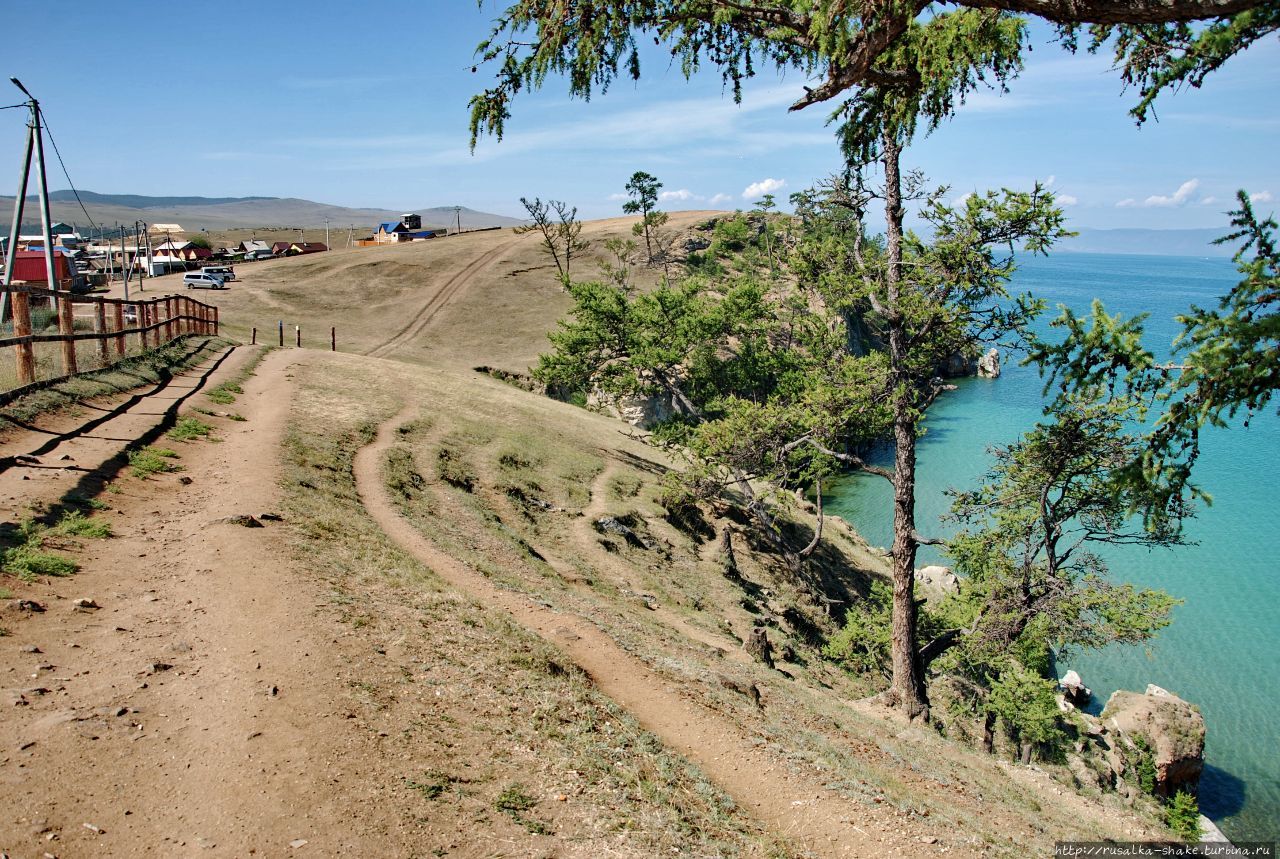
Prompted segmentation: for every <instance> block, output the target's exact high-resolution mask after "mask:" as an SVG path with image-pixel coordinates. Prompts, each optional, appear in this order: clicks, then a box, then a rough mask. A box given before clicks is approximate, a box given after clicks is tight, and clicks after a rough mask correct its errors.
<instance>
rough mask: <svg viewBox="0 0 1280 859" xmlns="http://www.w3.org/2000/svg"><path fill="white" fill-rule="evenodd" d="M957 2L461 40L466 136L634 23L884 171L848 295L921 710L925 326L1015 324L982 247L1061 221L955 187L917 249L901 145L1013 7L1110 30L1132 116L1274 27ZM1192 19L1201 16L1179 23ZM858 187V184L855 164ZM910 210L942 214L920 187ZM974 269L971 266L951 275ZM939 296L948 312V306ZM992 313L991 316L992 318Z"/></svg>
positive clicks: (661, 15)
mask: <svg viewBox="0 0 1280 859" xmlns="http://www.w3.org/2000/svg"><path fill="white" fill-rule="evenodd" d="M956 5H957V7H958V8H957V9H956V10H954V11H951V10H945V11H940V10H938V9H936V8H934V7H933V5H932V4H931V3H929V2H927V0H872V2H869V3H863V4H856V5H855V6H854V7H852V8H851V7H850V6H849V5H848V4H845V3H840V2H832V0H752V2H746V3H741V2H729V0H583V2H579V3H576V4H574V5H573V6H572V7H571V8H566V7H564V6H561V5H557V4H551V5H548V4H545V3H543V2H540V0H520V2H516V3H514V4H512V5H510V6H509V7H508V8H507V10H506V12H505V13H504V14H503V15H502V16H501V17H500V18H499V19H498V21H497V23H496V25H495V27H494V30H493V33H492V35H491V37H490V38H489V39H488V40H486V41H485V42H483V43H482V44H481V45H480V46H479V48H478V53H479V54H480V56H481V59H482V61H484V62H497V63H498V64H499V68H498V81H497V83H496V85H495V86H494V87H491V88H489V89H486V90H485V91H483V92H482V93H480V94H478V95H476V96H475V97H474V98H473V99H472V101H471V109H472V112H471V130H472V139H473V142H474V140H475V138H476V137H477V136H478V135H479V134H480V133H492V134H495V135H497V136H498V137H499V138H501V136H502V133H503V128H504V124H505V121H506V120H507V119H508V118H509V117H510V103H511V100H512V99H513V98H514V97H515V96H516V95H517V94H519V93H520V92H521V91H522V90H525V89H535V88H538V87H540V86H541V85H542V84H543V83H544V82H545V80H546V78H547V76H548V75H551V74H563V75H565V76H566V77H567V78H568V83H569V89H570V93H571V94H573V95H576V96H579V97H583V98H587V97H589V96H590V95H591V94H592V92H593V91H595V90H597V89H599V90H605V89H607V88H608V86H609V85H610V84H611V83H612V82H613V81H614V80H616V78H617V77H618V76H619V74H620V73H621V72H625V74H626V75H628V76H630V77H632V78H638V77H639V76H640V59H639V52H638V37H646V38H647V37H650V36H652V37H653V38H656V39H658V40H659V41H660V42H662V41H665V42H666V43H667V45H668V47H669V48H670V50H671V52H672V54H673V56H674V57H675V58H677V59H678V60H679V61H680V63H681V68H682V71H683V72H684V73H685V74H686V75H691V74H692V73H693V72H694V71H696V70H697V69H698V68H700V66H701V64H702V63H703V62H704V61H707V62H710V63H712V64H713V65H714V66H715V67H717V68H718V70H719V71H720V72H721V74H722V75H723V76H724V78H725V80H726V81H727V82H728V83H730V84H731V85H732V87H733V91H734V94H735V96H738V95H740V92H741V84H742V81H743V80H744V79H746V78H748V77H750V76H751V75H753V74H754V72H755V69H756V68H757V67H759V66H760V65H762V64H769V65H773V66H775V67H777V68H779V69H788V68H789V69H796V70H799V71H801V72H802V73H804V74H806V75H809V76H815V77H818V78H821V83H819V84H818V85H817V86H815V87H812V88H807V89H806V94H805V96H803V97H802V98H801V99H799V100H798V101H797V102H796V103H795V104H793V105H792V109H799V108H803V107H806V106H809V105H812V104H815V103H818V102H822V101H827V100H830V99H832V98H836V97H844V98H845V99H846V100H845V101H844V103H843V104H842V105H841V106H840V108H839V109H838V111H837V113H838V115H839V116H841V117H842V118H843V120H844V121H843V124H842V126H841V140H842V144H843V146H844V149H845V153H846V157H847V159H848V162H849V163H850V165H851V167H852V168H853V169H854V170H855V171H856V172H858V173H859V175H860V176H861V175H863V174H865V172H866V171H867V169H868V168H869V167H870V166H871V165H873V164H877V163H878V164H879V166H880V168H881V169H882V170H883V176H884V182H883V186H882V190H881V191H880V192H879V196H880V197H881V198H882V199H883V202H884V210H885V222H886V233H885V239H884V253H883V255H882V256H877V257H876V258H874V259H873V261H872V262H873V265H872V266H871V267H870V268H865V269H864V271H867V272H869V276H863V277H862V278H861V280H862V281H863V283H864V284H865V285H866V286H867V288H866V289H864V290H863V292H862V294H861V295H860V296H857V297H856V298H857V299H859V300H864V301H866V302H867V303H868V304H869V305H870V307H871V309H872V311H873V312H874V313H875V314H876V315H877V316H879V317H880V319H881V320H882V321H883V326H882V331H881V336H882V337H883V340H884V342H885V343H886V344H887V350H888V355H889V361H890V364H891V370H890V385H889V391H890V394H889V398H890V402H891V405H892V409H893V413H894V421H893V436H894V441H895V451H896V452H895V467H894V470H893V480H894V509H895V513H894V545H893V549H892V554H893V568H894V595H893V598H894V611H893V653H894V670H893V684H892V687H891V690H890V692H891V694H890V700H891V701H892V702H894V703H896V704H899V705H901V706H902V707H904V708H905V709H906V711H907V712H908V713H909V714H910V715H911V716H912V717H916V716H925V717H927V714H928V699H927V697H926V695H925V690H924V678H923V672H922V669H921V660H920V654H919V651H918V650H917V642H916V625H917V618H916V607H915V603H914V598H913V594H912V590H913V588H912V585H913V579H914V570H913V567H914V562H915V555H916V549H917V548H918V546H919V544H920V542H921V537H920V535H919V534H917V532H916V530H915V523H914V512H913V507H914V483H915V481H914V477H915V439H916V435H917V433H918V430H919V423H920V419H921V416H922V414H923V409H924V408H925V407H926V406H927V405H928V403H929V402H930V401H931V399H932V397H933V396H935V395H936V386H934V385H932V384H931V383H930V382H929V381H928V380H929V378H930V377H929V376H928V375H927V373H925V372H924V365H925V360H924V359H925V358H926V357H928V356H929V355H930V354H931V353H936V346H937V345H939V344H940V343H942V342H944V340H945V338H944V337H941V336H936V335H939V334H940V333H942V332H952V333H954V332H961V331H965V330H966V329H970V328H973V327H977V328H979V329H985V330H987V331H995V330H997V329H998V328H999V327H1000V326H1001V325H1004V326H1005V330H1006V331H1009V330H1013V331H1016V330H1018V328H1019V327H1020V323H1019V319H1018V318H1011V317H1008V316H1006V315H1004V311H1003V310H1002V309H1001V308H1002V306H1003V305H1002V302H1003V301H1004V295H1003V289H1004V287H1003V284H1004V281H1005V280H1006V279H1007V277H1008V274H1009V273H1010V272H1011V271H1012V263H1011V260H1010V261H1008V262H1007V263H1001V262H998V261H997V260H996V259H995V257H994V255H993V253H992V251H991V248H992V247H993V246H999V245H1002V244H1006V243H1007V244H1008V245H1010V246H1012V244H1013V243H1016V242H1023V243H1025V244H1026V246H1027V247H1028V248H1029V249H1030V250H1032V251H1043V250H1045V249H1046V248H1047V247H1048V246H1049V245H1050V244H1051V243H1052V242H1053V240H1054V239H1056V238H1057V237H1059V236H1061V235H1063V234H1064V232H1063V230H1062V228H1061V220H1060V214H1059V213H1057V212H1056V210H1054V209H1053V208H1052V198H1051V196H1050V195H1047V194H1045V193H1044V192H1043V190H1042V189H1039V188H1037V189H1036V191H1035V192H1033V193H1032V194H1031V195H1025V196H1022V197H1017V196H1014V195H1012V194H1011V193H1007V194H1006V195H1005V196H1004V198H1003V199H996V198H992V197H988V198H985V199H980V198H972V199H971V203H973V201H974V200H977V203H976V204H974V205H976V207H977V208H974V206H973V205H971V206H970V207H968V217H967V218H960V219H951V224H952V226H954V227H955V228H956V232H954V233H953V234H951V235H950V236H945V235H944V237H943V239H944V241H943V244H942V245H937V244H935V249H934V250H935V251H937V250H939V249H941V248H942V247H943V246H945V248H946V250H947V251H949V253H941V252H932V253H931V252H929V251H928V249H927V246H926V245H925V244H924V243H923V242H919V241H918V240H916V239H915V238H914V237H908V236H906V235H905V234H904V230H903V223H904V211H905V206H904V193H903V191H904V187H906V188H907V190H908V191H910V190H911V186H912V185H913V184H914V182H912V181H911V180H910V178H908V181H907V182H906V183H905V184H904V178H903V176H902V172H901V164H900V161H901V153H902V150H903V148H904V147H905V146H907V145H908V144H909V143H910V142H911V140H912V139H913V138H914V136H915V135H916V133H917V132H918V131H923V132H925V133H928V132H930V131H932V130H933V129H934V128H936V127H937V126H938V124H939V123H941V122H942V121H943V120H944V119H946V118H947V117H948V116H950V115H951V113H952V112H953V110H954V109H955V107H956V105H957V104H959V103H962V102H963V101H964V99H965V97H966V95H967V94H968V93H970V92H972V91H973V90H974V89H975V88H976V87H977V86H979V85H994V86H998V87H1004V86H1006V85H1007V83H1008V81H1010V80H1011V79H1012V78H1014V77H1016V75H1017V74H1018V73H1019V71H1020V70H1021V57H1022V54H1023V51H1024V50H1025V40H1026V21H1025V19H1024V18H1023V17H1021V16H1020V13H1026V14H1033V15H1038V16H1040V17H1042V18H1046V19H1047V20H1050V21H1052V22H1053V23H1054V24H1055V25H1057V26H1058V27H1059V33H1060V35H1061V36H1062V38H1063V39H1064V42H1065V43H1066V45H1067V47H1068V48H1073V49H1074V48H1075V47H1076V46H1077V35H1078V29H1079V27H1080V26H1082V25H1088V26H1091V27H1093V28H1094V29H1092V30H1091V35H1093V36H1094V37H1095V42H1094V43H1093V44H1091V47H1092V48H1093V49H1095V50H1096V49H1098V48H1100V47H1101V46H1102V45H1103V43H1104V42H1105V40H1106V39H1108V38H1112V37H1114V39H1115V42H1114V44H1115V45H1116V50H1117V56H1118V58H1120V62H1121V65H1123V66H1124V68H1125V69H1126V72H1125V74H1130V75H1136V76H1137V77H1134V78H1133V79H1134V80H1141V81H1143V82H1144V88H1143V95H1142V98H1143V100H1144V101H1143V102H1141V103H1140V104H1139V106H1138V108H1135V112H1136V113H1137V114H1138V116H1139V118H1142V117H1143V116H1145V112H1144V110H1145V108H1144V106H1143V105H1144V104H1146V105H1149V104H1150V100H1151V99H1154V98H1155V96H1156V95H1157V94H1158V93H1159V92H1160V91H1162V90H1163V89H1166V88H1168V87H1169V86H1176V85H1178V84H1180V83H1182V82H1189V83H1191V84H1192V85H1198V83H1199V82H1200V81H1201V80H1202V79H1203V77H1204V75H1205V74H1207V73H1208V72H1209V71H1212V70H1213V69H1214V68H1217V67H1218V66H1220V65H1221V63H1222V62H1224V61H1225V60H1226V59H1228V58H1229V57H1230V56H1232V55H1233V54H1234V53H1236V52H1237V51H1238V50H1240V49H1241V48H1242V47H1244V46H1245V45H1247V44H1249V43H1250V42H1251V41H1252V40H1255V39H1256V38H1258V37H1260V36H1261V35H1264V34H1265V33H1268V32H1272V31H1274V30H1275V29H1276V26H1277V23H1280V22H1278V21H1277V17H1278V16H1280V11H1278V10H1280V3H1277V2H1276V0H1130V2H1125V3H1113V2H1110V0H961V2H959V3H957V4H956ZM926 10H929V14H928V15H927V16H926V15H924V14H923V13H925V11H926ZM1195 21H1207V22H1208V23H1207V24H1206V25H1204V26H1202V27H1199V28H1195V27H1192V26H1191V22H1195ZM530 31H532V32H530ZM1166 37H1168V41H1166V42H1162V41H1161V40H1162V39H1166ZM846 93H852V94H851V95H847V96H846ZM858 187H859V188H860V189H861V188H862V187H863V184H862V180H861V178H860V179H859V183H858ZM906 197H907V199H908V200H909V199H910V197H911V194H910V193H908V194H907V195H906ZM854 199H855V200H857V199H860V196H859V197H855V198H854ZM862 205H863V208H864V209H865V203H863V204H862ZM926 211H934V212H935V213H936V215H937V216H938V217H940V218H942V219H944V220H946V219H947V217H948V216H947V215H945V213H944V212H945V207H942V208H939V207H938V201H937V200H934V201H932V202H931V204H930V205H929V206H927V207H926ZM858 220H861V218H859V219H858ZM917 247H918V248H919V249H921V251H922V254H921V255H922V256H926V257H928V260H921V262H924V263H926V264H924V265H921V266H920V267H919V268H917V267H916V263H917V261H915V260H909V259H908V255H909V254H910V253H912V252H913V250H914V249H915V248H917ZM908 263H911V264H910V265H908ZM929 263H932V264H933V267H930V265H929ZM1006 266H1007V267H1006ZM974 270H976V272H977V274H978V280H977V281H971V280H968V279H967V275H969V274H970V273H972V272H973V271H974ZM947 278H949V280H947ZM940 290H941V294H940V293H939V291H940ZM931 299H932V307H934V308H936V309H935V310H933V311H931V310H930V306H931V304H930V301H931ZM947 299H951V300H953V301H956V302H958V304H959V308H960V309H959V310H958V311H957V310H955V309H953V308H951V307H949V306H948V301H947ZM1023 309H1027V308H1023ZM1023 318H1025V317H1023ZM992 320H998V322H997V323H996V324H994V325H992V324H990V322H991V321H992Z"/></svg>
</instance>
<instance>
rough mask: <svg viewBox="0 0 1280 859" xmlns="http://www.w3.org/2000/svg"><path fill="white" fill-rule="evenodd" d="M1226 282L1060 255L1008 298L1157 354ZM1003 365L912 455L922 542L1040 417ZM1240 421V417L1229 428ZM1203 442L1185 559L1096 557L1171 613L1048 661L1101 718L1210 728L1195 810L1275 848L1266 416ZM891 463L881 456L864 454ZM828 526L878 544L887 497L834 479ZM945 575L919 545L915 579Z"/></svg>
mask: <svg viewBox="0 0 1280 859" xmlns="http://www.w3.org/2000/svg"><path fill="white" fill-rule="evenodd" d="M1238 280H1239V277H1238V275H1237V272H1236V270H1235V266H1234V264H1233V263H1232V262H1231V261H1230V260H1223V259H1204V258H1196V257H1153V256H1130V255H1112V254H1059V255H1057V256H1054V257H1050V258H1048V259H1045V258H1033V259H1026V258H1024V259H1022V260H1020V268H1019V271H1018V273H1017V275H1016V276H1015V278H1014V281H1013V284H1012V287H1013V289H1014V290H1015V291H1030V292H1032V293H1034V294H1036V295H1039V296H1041V297H1043V298H1045V299H1046V300H1047V301H1048V302H1049V307H1050V310H1049V312H1047V313H1046V314H1045V316H1044V318H1043V320H1042V322H1043V323H1044V324H1043V326H1042V329H1043V330H1047V321H1048V320H1049V319H1050V318H1051V317H1053V316H1056V315H1057V311H1056V305H1058V304H1063V305H1066V306H1067V307H1070V308H1071V309H1072V310H1074V311H1075V312H1076V313H1077V314H1083V313H1085V312H1087V311H1088V308H1089V305H1090V302H1092V300H1093V299H1094V298H1095V297H1097V298H1100V299H1102V300H1103V301H1104V302H1105V303H1106V306H1107V310H1108V312H1110V313H1112V314H1115V313H1123V314H1125V315H1126V316H1130V315H1134V314H1137V313H1149V314H1150V317H1149V319H1148V322H1147V330H1148V340H1147V344H1148V346H1149V348H1151V349H1152V350H1153V351H1155V352H1156V353H1157V355H1160V354H1162V353H1165V352H1167V350H1168V345H1169V344H1170V343H1171V342H1172V340H1173V338H1174V336H1175V335H1176V334H1177V332H1178V326H1177V323H1176V322H1175V321H1174V316H1175V314H1177V313H1179V312H1182V311H1185V310H1186V309H1187V308H1188V307H1190V305H1192V304H1198V305H1200V306H1202V307H1208V306H1213V304H1214V302H1215V301H1216V299H1217V297H1218V296H1220V295H1222V294H1223V293H1225V292H1226V291H1227V290H1228V289H1229V288H1230V287H1231V286H1232V285H1233V284H1235V283H1236V282H1237V281H1238ZM1003 357H1004V358H1005V367H1004V373H1003V375H1001V377H1000V378H999V379H991V380H987V379H965V380H961V381H960V382H959V384H958V389H957V390H955V391H953V392H950V393H947V394H945V395H943V397H941V398H940V399H939V400H938V401H937V402H936V403H935V404H934V406H933V407H932V408H931V409H930V411H929V415H928V420H927V430H928V431H927V434H926V435H925V436H924V438H923V439H922V440H921V443H920V445H919V476H918V482H917V489H916V517H917V522H918V527H919V529H920V530H921V532H923V533H930V532H932V533H933V534H934V535H937V536H946V535H948V534H950V533H952V532H953V531H954V525H952V524H951V523H948V522H946V521H943V520H942V517H943V515H944V514H945V513H946V511H947V507H948V503H947V499H946V497H945V496H944V494H943V491H944V490H945V489H947V488H948V487H956V488H964V487H969V486H972V485H974V483H975V482H976V480H977V478H978V477H979V476H980V475H981V474H982V473H983V472H984V471H985V470H986V468H987V467H988V465H989V464H990V457H989V456H988V454H987V449H988V448H989V447H990V446H992V445H997V444H1003V443H1008V442H1010V441H1013V440H1014V439H1016V438H1017V437H1018V436H1019V435H1020V434H1021V433H1022V432H1023V431H1025V430H1026V429H1028V428H1029V427H1031V426H1032V425H1033V424H1034V423H1035V422H1036V420H1037V419H1039V418H1040V408H1041V403H1042V397H1041V389H1042V381H1041V379H1040V377H1039V376H1038V374H1037V372H1036V370H1035V369H1034V368H1029V367H1020V366H1017V361H1016V359H1015V360H1010V357H1009V356H1008V355H1005V356H1003ZM1242 417H1243V416H1242ZM1243 424H1244V421H1243V419H1240V420H1236V421H1235V422H1234V423H1233V425H1232V427H1231V428H1229V429H1226V430H1211V431H1209V432H1208V433H1207V434H1206V436H1205V438H1204V448H1205V450H1204V454H1203V456H1202V458H1201V460H1200V462H1199V463H1198V464H1197V471H1196V480H1197V482H1198V483H1199V484H1200V485H1201V486H1202V487H1203V488H1204V489H1205V490H1206V491H1208V492H1209V493H1210V494H1211V495H1212V496H1213V504H1212V505H1211V506H1209V507H1202V508H1201V509H1200V511H1199V515H1198V516H1197V517H1196V518H1195V519H1193V520H1191V521H1190V522H1189V523H1188V525H1187V534H1188V536H1189V537H1190V538H1191V539H1192V540H1194V541H1196V544H1195V545H1190V546H1182V547H1177V548H1174V549H1158V550H1147V549H1140V548H1136V547H1107V548H1106V550H1105V551H1103V552H1099V554H1101V555H1103V557H1105V559H1106V560H1107V562H1108V564H1109V565H1110V568H1111V575H1112V577H1113V578H1114V579H1116V580H1118V581H1130V582H1134V583H1136V584H1140V585H1145V586H1149V587H1158V588H1163V589H1164V590H1166V591H1168V592H1169V593H1171V594H1173V595H1174V596H1176V597H1179V598H1181V599H1183V600H1185V603H1184V604H1183V605H1181V606H1178V607H1177V608H1176V609H1175V610H1174V621H1173V624H1172V625H1171V626H1169V627H1167V628H1166V629H1165V630H1163V631H1162V632H1161V633H1160V634H1159V635H1158V637H1157V638H1156V639H1155V640H1154V641H1152V642H1150V643H1149V645H1147V646H1142V647H1134V646H1124V647H1122V646H1116V647H1111V648H1108V649H1106V650H1104V651H1102V652H1095V653H1084V654H1078V655H1075V656H1071V657H1069V658H1068V659H1066V660H1063V661H1060V662H1059V665H1058V670H1059V675H1061V674H1062V673H1064V672H1065V671H1066V670H1067V669H1068V668H1074V669H1076V670H1077V671H1079V672H1080V674H1081V676H1083V677H1084V680H1085V683H1087V684H1088V685H1089V686H1090V687H1092V689H1093V691H1094V696H1095V701H1096V702H1097V705H1098V706H1100V705H1101V703H1104V702H1105V701H1106V699H1107V697H1108V696H1109V695H1110V694H1111V693H1112V692H1113V691H1115V690H1116V689H1134V690H1138V691H1142V690H1144V689H1146V687H1147V684H1148V683H1154V684H1156V685H1157V686H1162V687H1164V688H1166V689H1168V690H1170V691H1171V692H1174V693H1175V694H1178V695H1180V696H1182V697H1183V698H1185V699H1187V700H1188V701H1191V702H1193V703H1195V704H1197V705H1199V707H1200V709H1201V711H1202V712H1203V714H1204V717H1205V721H1206V723H1207V726H1208V737H1207V740H1206V745H1205V771H1204V775H1203V777H1202V779H1201V783H1200V808H1201V810H1202V811H1203V812H1204V813H1205V814H1206V815H1207V816H1208V817H1209V818H1211V819H1212V820H1214V821H1215V822H1217V823H1218V825H1219V826H1220V827H1221V828H1222V830H1223V831H1224V832H1225V833H1226V834H1227V836H1228V837H1230V838H1232V840H1237V841H1239V840H1268V841H1270V840H1275V839H1277V838H1280V670H1277V668H1276V665H1275V655H1276V654H1277V653H1278V652H1280V569H1277V567H1278V565H1280V521H1278V520H1280V474H1278V473H1277V472H1278V470H1280V469H1278V468H1277V466H1278V465H1280V418H1278V417H1277V415H1276V403H1275V401H1273V402H1272V403H1271V405H1270V407H1269V408H1268V409H1266V410H1265V411H1264V412H1263V413H1261V414H1258V415H1256V416H1254V418H1253V419H1252V420H1251V421H1250V422H1249V425H1248V426H1247V427H1245V426H1244V425H1243ZM873 459H874V461H876V462H877V463H878V464H882V465H884V464H888V465H892V453H891V451H887V450H881V451H877V452H876V453H875V455H874V457H873ZM828 500H829V503H828V507H827V512H829V513H833V514H837V515H840V516H842V517H843V518H845V519H846V520H847V521H849V522H850V524H852V525H853V526H854V527H855V528H856V529H857V530H858V531H859V532H860V533H861V534H862V535H863V536H864V537H865V538H866V539H867V541H868V542H870V543H871V544H872V545H875V546H888V545H889V544H890V543H891V542H892V536H891V535H892V509H891V501H892V495H891V493H890V490H889V485H888V484H887V483H886V482H885V481H883V480H881V479H880V478H876V477H870V476H866V475H854V476H850V477H847V478H845V479H843V480H842V481H841V482H840V483H839V485H838V486H836V487H834V488H833V489H832V490H831V491H830V493H829V497H828ZM930 563H947V560H946V558H945V557H944V556H942V555H941V554H939V551H938V550H937V549H935V548H932V547H928V546H926V547H922V551H921V553H920V559H919V562H918V566H924V565H925V564H930Z"/></svg>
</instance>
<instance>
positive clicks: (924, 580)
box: [916, 566, 960, 601]
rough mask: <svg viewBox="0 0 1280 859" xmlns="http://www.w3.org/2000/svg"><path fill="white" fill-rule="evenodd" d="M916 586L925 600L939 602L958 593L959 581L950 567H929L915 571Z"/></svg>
mask: <svg viewBox="0 0 1280 859" xmlns="http://www.w3.org/2000/svg"><path fill="white" fill-rule="evenodd" d="M916 584H917V585H919V586H920V590H921V591H922V592H923V593H924V597H925V599H927V600H930V601H933V600H939V599H942V598H943V597H946V596H948V595H950V594H958V593H960V579H959V577H957V576H956V574H955V573H953V572H952V571H951V568H950V567H942V566H931V567H921V568H920V569H918V570H916Z"/></svg>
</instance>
